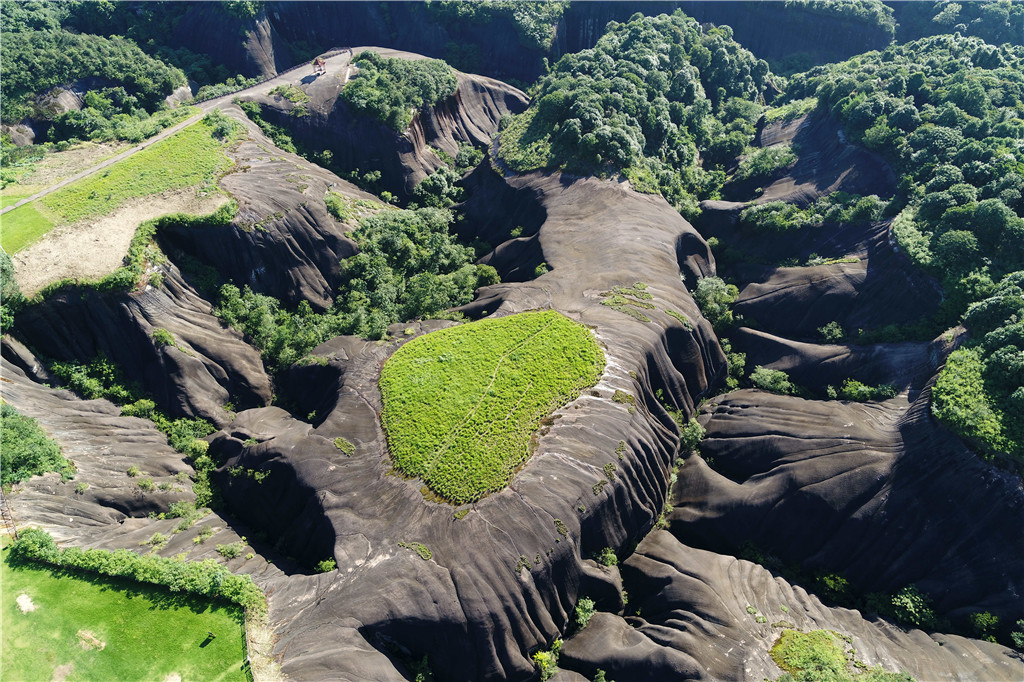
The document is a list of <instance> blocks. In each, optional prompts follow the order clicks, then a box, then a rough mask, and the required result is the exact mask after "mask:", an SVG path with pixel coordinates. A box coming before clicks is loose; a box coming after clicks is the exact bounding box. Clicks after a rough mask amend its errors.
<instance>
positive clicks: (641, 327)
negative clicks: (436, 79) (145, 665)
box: [211, 171, 724, 679]
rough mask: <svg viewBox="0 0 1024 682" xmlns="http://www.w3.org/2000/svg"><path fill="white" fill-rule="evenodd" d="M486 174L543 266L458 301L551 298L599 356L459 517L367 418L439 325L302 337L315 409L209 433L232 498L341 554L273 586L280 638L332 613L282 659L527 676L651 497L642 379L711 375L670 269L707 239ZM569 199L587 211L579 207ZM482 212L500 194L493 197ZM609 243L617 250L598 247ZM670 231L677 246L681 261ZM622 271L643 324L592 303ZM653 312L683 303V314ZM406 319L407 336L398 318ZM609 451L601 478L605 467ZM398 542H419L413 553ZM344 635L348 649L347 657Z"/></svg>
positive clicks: (576, 183)
mask: <svg viewBox="0 0 1024 682" xmlns="http://www.w3.org/2000/svg"><path fill="white" fill-rule="evenodd" d="M488 172H490V171H488ZM488 182H491V183H495V184H496V185H497V184H503V183H505V182H507V183H508V184H509V186H510V187H512V189H513V191H511V192H508V193H506V196H511V197H516V196H523V195H525V196H530V197H532V198H533V201H535V202H537V203H538V204H539V205H540V206H541V207H542V208H543V213H544V215H545V216H546V220H545V222H544V223H543V225H541V226H539V231H538V232H537V233H536V234H535V235H534V237H535V238H536V239H537V240H538V241H539V242H540V243H541V244H542V245H543V250H544V254H545V258H546V259H547V262H548V264H549V265H550V266H551V270H550V272H548V273H546V274H544V275H542V276H541V277H539V278H537V279H535V280H532V281H530V282H526V283H520V284H501V285H495V286H493V287H489V288H488V289H486V290H483V291H482V292H481V295H480V297H479V299H478V301H477V302H475V303H474V304H472V305H471V306H469V307H467V310H468V309H469V308H473V309H474V310H475V313H473V311H470V312H471V313H472V314H475V315H480V314H482V311H481V308H482V307H485V308H486V309H487V310H488V311H489V312H490V313H491V314H497V315H504V314H509V313H513V312H519V311H521V310H528V309H533V308H546V307H553V308H555V309H557V310H560V311H562V312H563V313H565V314H567V315H569V316H570V317H572V318H574V319H578V320H580V321H582V322H584V323H585V324H588V325H591V326H592V327H593V328H594V329H595V333H596V334H597V337H598V339H599V340H600V341H601V342H602V343H603V344H604V346H605V349H606V351H605V352H606V354H607V357H608V361H609V363H608V367H607V369H606V372H605V376H604V378H603V379H602V380H601V382H600V383H599V384H598V385H597V386H596V387H595V388H594V389H593V390H591V391H588V392H586V393H585V394H584V395H583V396H581V397H580V398H578V399H577V400H576V401H574V402H573V403H571V404H569V405H567V406H566V407H564V408H562V409H561V410H559V411H557V412H556V413H555V414H554V415H553V416H552V422H553V423H552V425H550V426H549V427H546V428H545V429H543V430H542V431H541V433H540V434H538V437H537V440H536V451H535V453H534V455H533V457H532V458H531V459H530V461H529V462H528V463H527V464H526V465H525V466H524V467H523V468H522V469H521V471H520V472H519V473H518V474H517V476H516V478H515V479H514V481H513V482H512V484H511V485H510V487H509V488H508V489H506V490H504V491H502V492H499V493H495V494H493V495H489V496H488V497H486V498H484V499H483V500H481V501H480V502H478V503H476V504H474V505H472V506H471V507H468V508H467V509H469V513H468V515H466V516H465V518H459V519H456V518H455V517H454V515H453V513H454V511H455V508H453V507H451V506H449V505H447V504H443V503H438V502H435V501H430V500H428V499H426V498H425V497H424V495H423V494H422V493H421V490H420V488H421V486H422V484H421V483H420V482H418V481H415V480H403V479H402V478H401V477H399V476H395V475H389V472H390V471H391V467H392V465H391V461H390V458H389V457H388V455H387V452H386V449H385V445H384V443H385V439H384V436H383V433H382V432H381V430H380V425H379V420H378V418H377V413H378V412H379V410H380V397H379V393H378V391H377V387H376V382H377V377H378V372H379V367H380V365H381V363H382V361H383V360H384V359H385V358H386V357H387V356H388V355H389V354H390V353H391V352H393V350H394V349H395V348H396V347H397V346H398V345H400V344H401V343H403V342H404V341H405V340H407V339H409V338H413V337H414V335H415V334H417V333H420V332H423V331H428V330H429V329H431V328H435V327H436V324H435V325H433V326H427V327H425V328H424V327H421V326H419V325H415V324H414V325H412V326H411V327H409V326H408V325H402V330H398V329H397V328H396V331H402V332H403V333H399V334H398V335H397V338H396V339H395V340H394V341H391V342H389V343H388V344H387V345H380V344H375V343H370V342H365V341H359V340H355V339H345V338H341V339H336V340H334V341H331V342H328V343H327V344H324V345H323V346H321V347H319V348H318V349H316V351H315V354H316V355H318V356H320V357H324V358H326V360H327V365H326V366H324V367H319V363H316V365H317V367H313V366H311V367H310V368H309V369H301V368H296V369H295V370H293V371H292V372H293V373H294V376H293V377H292V378H291V379H289V378H288V377H285V378H284V379H283V383H284V384H288V383H289V382H299V381H308V382H309V383H308V385H309V386H311V387H312V389H313V392H314V395H315V396H321V397H319V398H317V397H314V398H312V399H310V402H308V403H305V404H304V405H303V408H305V407H312V406H315V409H316V415H315V417H314V419H313V423H307V422H303V421H300V420H299V419H296V418H294V417H292V416H290V415H289V414H287V413H285V412H284V411H282V410H279V409H276V408H268V409H265V410H257V411H249V412H244V413H241V414H239V415H238V417H237V418H236V419H235V420H234V421H233V422H232V424H231V425H230V426H229V427H228V428H227V429H225V430H224V431H222V432H221V433H220V434H218V436H217V437H216V438H215V439H214V440H213V445H212V447H211V450H212V451H213V452H214V453H215V454H217V455H223V456H226V457H227V462H226V464H225V466H224V468H223V469H222V472H224V473H223V474H222V475H221V476H222V478H223V480H224V482H225V483H226V484H227V490H226V493H225V496H226V499H227V500H228V502H229V504H230V505H231V506H232V509H233V510H234V513H236V514H238V515H239V516H240V517H241V518H242V519H243V520H245V522H246V523H248V524H251V525H252V526H253V527H256V528H259V529H261V530H262V531H263V532H266V533H267V534H268V536H270V538H271V540H272V541H273V542H275V543H276V545H277V547H278V548H279V549H280V551H281V552H282V553H285V554H288V555H291V556H294V557H296V558H297V559H299V560H300V562H301V563H304V564H305V565H306V566H311V565H312V564H313V563H315V562H317V561H319V560H321V559H323V558H324V557H325V556H333V557H334V558H335V559H336V560H337V562H338V565H339V566H340V567H341V571H339V572H338V573H337V574H332V577H330V578H319V579H318V581H319V584H320V585H321V589H322V590H324V593H323V594H324V596H323V599H321V600H320V601H319V603H311V602H309V601H287V600H272V602H271V607H272V608H271V618H272V619H273V620H274V621H275V622H277V623H278V624H279V632H280V633H281V636H282V639H281V643H280V644H279V647H280V648H281V650H282V651H284V650H287V647H288V646H289V643H291V642H299V641H307V640H308V637H310V636H311V634H312V633H314V632H323V631H327V630H330V631H331V632H332V633H333V634H332V637H336V638H337V641H338V642H340V643H339V645H338V646H337V647H335V646H324V647H321V648H319V649H318V650H317V651H315V652H314V651H310V650H307V651H306V653H305V654H303V655H302V656H296V657H286V659H285V663H284V670H285V672H286V673H288V674H290V675H293V676H296V677H298V678H307V677H313V676H316V675H317V674H318V673H317V671H323V670H327V669H330V670H332V672H333V673H334V674H337V675H340V676H341V677H342V678H347V679H357V678H360V676H365V675H369V674H370V673H369V672H368V671H369V670H370V668H364V667H363V666H378V665H380V660H379V658H378V657H377V656H374V655H371V654H370V653H369V652H368V651H367V650H366V646H367V643H368V644H369V645H371V646H373V647H374V648H376V649H377V650H378V651H381V652H387V653H388V654H389V655H390V654H392V652H394V651H406V652H409V655H410V656H411V658H412V659H415V660H419V659H420V658H421V657H422V656H423V655H428V654H431V652H434V651H438V650H441V648H442V647H443V648H444V650H445V651H446V655H445V657H444V658H443V659H441V658H440V657H434V656H432V655H431V657H430V664H431V666H432V668H433V669H434V670H435V672H437V673H438V674H440V675H441V676H443V677H446V678H454V679H492V678H511V679H521V678H525V677H528V676H530V675H531V674H532V670H533V667H532V664H531V662H530V660H529V653H530V652H531V651H532V650H533V649H534V648H536V647H538V646H545V645H546V644H547V643H549V642H550V641H551V640H552V639H553V638H554V637H555V636H557V635H558V633H559V632H560V631H561V630H562V629H563V628H564V626H565V624H566V622H567V619H568V617H569V614H570V613H571V610H572V605H573V603H574V602H575V600H576V598H577V597H578V596H579V594H581V592H580V590H585V591H586V592H587V593H592V594H595V593H596V594H606V595H609V598H610V599H613V600H614V599H615V598H616V597H615V596H614V595H616V594H618V587H617V586H616V584H615V579H614V575H613V574H609V573H608V572H606V571H602V570H600V569H598V568H596V567H595V566H594V565H593V564H592V563H591V562H588V561H586V560H585V559H586V557H589V556H592V555H594V554H596V553H597V552H599V551H600V550H601V549H602V548H603V547H606V546H611V547H622V546H624V545H625V544H627V543H629V542H630V541H635V540H636V539H638V538H640V537H642V535H643V534H644V533H645V532H646V530H647V529H648V528H649V527H650V525H651V523H652V521H653V519H654V518H655V517H656V516H657V514H658V513H659V512H660V510H661V508H662V505H663V503H664V489H665V485H666V482H667V480H668V477H669V474H670V469H671V466H672V461H673V458H674V456H675V450H676V442H677V437H678V436H677V434H678V430H677V427H676V425H675V422H674V421H673V420H672V419H671V418H670V417H669V415H668V413H667V412H666V410H665V408H664V407H663V406H662V405H661V404H660V403H659V402H658V400H657V399H656V398H655V392H656V390H658V389H661V390H662V391H663V395H664V396H665V400H666V401H667V402H668V403H669V404H670V405H673V406H676V407H678V408H680V409H682V410H683V411H684V412H692V411H693V409H694V405H695V404H696V402H697V401H698V400H699V399H700V397H701V396H702V395H703V394H705V393H706V392H707V391H708V390H709V389H710V387H711V386H712V385H713V382H714V381H715V380H716V378H718V377H720V376H721V375H722V372H724V358H723V356H722V353H721V351H720V349H719V348H718V346H717V344H716V343H715V342H714V341H713V335H712V333H711V331H710V329H709V328H708V327H707V325H706V323H705V322H703V321H702V320H701V318H700V316H699V313H698V312H697V310H696V308H695V306H694V304H693V302H692V300H691V299H690V298H689V295H688V294H687V293H686V290H685V288H684V287H683V285H682V282H681V280H680V275H679V273H680V270H683V271H684V272H686V273H687V274H689V275H690V276H691V277H695V276H696V273H700V272H707V271H709V270H710V268H711V264H710V262H709V260H708V259H709V254H708V251H707V247H706V246H703V242H701V241H700V239H699V238H698V237H696V234H695V233H694V232H693V231H692V228H691V227H689V225H687V223H686V222H685V221H684V220H683V219H682V218H680V217H679V215H678V214H677V213H676V212H675V211H673V210H672V209H671V208H670V207H669V206H668V205H667V204H666V203H665V202H664V201H663V200H662V199H660V198H655V197H650V196H644V195H640V194H637V193H635V192H632V191H631V190H629V189H627V188H626V186H624V185H619V184H616V183H611V182H607V181H599V180H594V179H573V178H567V177H563V176H559V175H550V176H545V175H532V176H528V177H524V178H512V179H508V180H507V181H506V180H502V179H501V178H500V177H498V176H492V178H491V179H490V180H489V181H488ZM497 194H502V192H501V191H498V190H495V195H497ZM493 196H494V195H489V194H488V193H486V192H479V193H476V194H474V195H473V198H472V199H471V200H470V203H471V204H472V203H473V202H485V204H486V203H490V202H491V200H492V198H493ZM581 207H587V215H585V216H580V215H579V212H580V209H581ZM510 208H511V207H510ZM491 210H492V211H495V212H498V213H500V212H501V207H500V206H494V205H493V203H491ZM686 235H689V236H690V238H689V239H682V237H684V236H686ZM612 241H616V242H617V243H618V244H619V245H620V248H618V249H616V250H614V251H611V250H609V249H607V248H606V245H607V244H608V243H611V242H612ZM681 241H682V242H683V243H686V244H689V245H690V247H691V248H690V250H689V251H687V252H685V253H684V255H683V260H682V262H680V260H679V253H678V252H677V249H676V245H677V243H679V242H681ZM698 247H699V248H698ZM581 263H585V264H586V266H585V267H580V264H581ZM639 273H644V283H645V284H647V289H646V291H647V292H649V293H650V294H651V295H652V296H653V298H652V300H653V301H654V303H655V304H656V308H655V309H653V310H647V309H645V310H644V312H645V313H647V314H649V318H650V320H651V321H649V322H642V321H640V320H637V319H634V318H633V317H631V316H629V315H626V314H624V313H622V312H619V311H616V310H613V309H611V308H609V307H607V306H604V305H601V300H602V297H601V293H603V292H606V291H609V290H610V289H611V288H612V287H614V286H631V285H632V284H633V283H634V282H636V281H638V280H639V279H640V275H639ZM665 310H673V311H676V312H679V313H681V314H683V315H686V316H688V317H689V318H690V319H691V320H692V321H693V322H692V330H687V329H685V328H684V327H683V325H681V324H680V323H679V322H678V320H677V319H676V318H673V317H671V316H669V315H667V314H666V313H665V312H664V311H665ZM407 327H409V328H411V329H412V330H413V334H411V335H407V334H405V333H404V329H405V328H407ZM615 390H621V391H623V392H628V393H629V394H630V395H633V396H634V400H635V406H632V407H630V406H628V405H626V404H623V403H621V402H615V401H613V400H611V397H612V395H613V393H614V391H615ZM332 392H333V394H334V395H333V396H332V395H331V393H332ZM322 410H327V411H328V412H327V414H323V413H322V412H321V411H322ZM336 438H344V439H345V440H347V441H349V442H350V443H352V444H353V445H354V446H355V450H354V452H353V453H352V454H351V455H350V456H349V455H346V454H344V453H343V452H342V451H341V450H340V449H339V448H338V447H337V446H336V445H335V443H334V440H335V439H336ZM620 444H621V445H620ZM608 464H611V465H612V468H613V470H614V472H615V474H614V477H613V476H611V475H608V474H607V473H606V472H605V471H604V468H605V467H606V465H608ZM239 468H240V470H243V471H244V470H252V471H258V472H269V476H266V477H265V478H263V480H262V482H257V481H256V479H255V477H250V476H243V475H237V476H235V477H233V478H232V477H231V476H230V474H228V473H226V472H227V471H228V470H232V469H235V470H239ZM612 478H614V480H610V479H612ZM601 481H604V483H603V484H601V485H598V486H597V487H596V488H595V485H596V484H599V483H600V482H601ZM595 490H596V494H595ZM556 519H557V520H558V523H556ZM560 528H561V529H563V530H564V531H565V534H564V535H563V534H562V531H561V530H560ZM400 542H401V543H422V544H423V545H424V546H426V547H427V548H428V549H429V550H430V558H429V560H426V561H424V560H423V559H422V558H420V557H419V556H418V555H417V554H416V553H415V552H413V551H412V550H410V549H406V548H403V547H402V546H401V545H399V543H400ZM523 557H526V559H525V561H524V560H523ZM325 581H327V582H325ZM377 585H379V586H383V585H387V589H386V590H385V589H383V588H382V587H380V588H378V587H375V586H377ZM275 589H277V588H275ZM288 589H291V588H288ZM295 589H299V588H298V587H297V586H296V587H295ZM309 589H312V587H310V588H309ZM371 595H372V596H371ZM427 624H429V627H424V626H425V625H427ZM356 632H357V633H358V634H359V636H360V637H361V638H362V640H361V643H360V640H359V639H357V638H356V635H355V633H356ZM359 649H361V650H363V652H364V653H363V655H361V656H357V657H356V658H354V659H351V660H350V659H348V658H347V656H349V655H350V654H352V653H353V651H354V650H359ZM374 661H376V662H374ZM372 669H373V670H374V671H376V672H374V673H373V676H378V675H380V676H384V677H386V674H385V672H384V671H383V670H381V669H378V668H372Z"/></svg>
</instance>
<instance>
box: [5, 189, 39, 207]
mask: <svg viewBox="0 0 1024 682" xmlns="http://www.w3.org/2000/svg"><path fill="white" fill-rule="evenodd" d="M28 196H32V195H31V194H25V193H24V192H22V193H20V194H14V193H11V192H2V193H0V208H7V207H8V206H10V205H11V204H16V203H18V202H19V201H21V200H22V199H24V198H25V197H28Z"/></svg>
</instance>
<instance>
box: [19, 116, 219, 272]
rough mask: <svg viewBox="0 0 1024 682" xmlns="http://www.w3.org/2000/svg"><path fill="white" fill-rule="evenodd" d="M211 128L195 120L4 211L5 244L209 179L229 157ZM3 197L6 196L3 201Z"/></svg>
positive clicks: (23, 243) (25, 243)
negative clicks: (60, 187)
mask: <svg viewBox="0 0 1024 682" xmlns="http://www.w3.org/2000/svg"><path fill="white" fill-rule="evenodd" d="M210 132H211V128H210V126H208V125H207V124H206V123H204V122H202V121H200V122H199V123H195V124H193V125H190V126H189V127H187V128H185V129H184V130H182V131H181V132H179V133H177V134H175V135H172V136H171V137H169V138H167V139H166V140H161V141H160V142H157V143H156V144H153V145H152V146H150V147H147V148H146V149H144V150H142V151H141V152H139V153H137V154H134V155H132V156H130V157H128V158H127V159H125V160H124V161H121V162H119V163H116V164H114V165H112V166H110V167H109V168H106V169H104V170H102V171H99V172H97V173H95V174H93V175H91V176H89V177H87V178H83V179H81V180H79V181H78V182H74V183H72V184H70V185H68V186H67V187H64V188H62V189H59V190H57V191H56V192H53V193H52V194H49V195H47V196H45V197H43V198H42V199H39V200H37V201H34V202H32V203H31V204H26V205H25V206H22V207H20V208H17V209H15V210H13V211H11V212H10V213H7V214H5V215H4V216H3V217H2V218H0V222H2V234H0V240H2V246H3V248H4V250H5V251H7V253H15V252H17V251H19V250H21V249H23V248H25V247H26V246H28V245H29V244H31V243H32V242H34V241H36V240H37V239H39V238H40V237H42V236H43V235H44V234H46V233H47V232H48V231H49V230H50V229H51V228H53V227H54V226H55V225H66V224H69V223H74V222H78V221H80V220H86V219H89V218H96V217H98V216H102V215H106V214H108V213H111V212H112V211H114V210H115V209H116V208H118V207H119V206H121V205H122V204H124V203H126V202H128V201H129V200H131V199H136V198H139V197H145V196H150V195H153V194H158V193H160V192H166V191H168V190H176V189H182V188H185V187H194V186H197V185H202V184H204V183H209V182H211V181H213V179H214V178H215V177H216V176H217V175H218V174H219V173H220V172H222V171H224V170H226V169H227V168H228V166H230V165H231V161H230V159H228V158H227V156H225V155H224V153H223V152H222V151H221V149H222V147H223V145H224V143H223V142H221V141H220V140H217V139H216V138H215V137H213V136H212V135H211V134H210ZM14 196H16V195H12V198H13V197H14ZM8 200H9V198H8V197H6V196H5V197H4V201H5V202H6V201H8ZM13 201H17V199H13ZM13 201H12V203H13Z"/></svg>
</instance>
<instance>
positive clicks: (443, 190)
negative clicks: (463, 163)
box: [412, 166, 462, 208]
mask: <svg viewBox="0 0 1024 682" xmlns="http://www.w3.org/2000/svg"><path fill="white" fill-rule="evenodd" d="M461 179H462V176H461V175H460V174H459V172H458V171H455V170H453V169H451V168H449V167H447V166H441V168H439V169H438V170H437V172H435V173H431V174H430V175H428V176H427V177H425V178H423V180H421V181H420V183H419V184H418V185H416V187H415V188H414V189H413V191H412V197H413V199H414V200H415V201H416V202H417V203H418V204H420V205H421V206H430V207H433V208H448V207H449V206H451V205H452V204H454V203H455V202H457V201H461V200H462V188H461V187H458V186H457V185H456V183H457V182H458V181H459V180H461Z"/></svg>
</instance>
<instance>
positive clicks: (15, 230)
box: [0, 201, 53, 254]
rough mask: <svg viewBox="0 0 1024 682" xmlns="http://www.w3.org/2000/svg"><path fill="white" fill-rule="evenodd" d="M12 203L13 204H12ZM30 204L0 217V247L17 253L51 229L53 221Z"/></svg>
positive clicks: (33, 203) (34, 205)
mask: <svg viewBox="0 0 1024 682" xmlns="http://www.w3.org/2000/svg"><path fill="white" fill-rule="evenodd" d="M12 203H13V202H12ZM37 203H38V202H35V201H34V202H32V203H30V204H25V205H24V206H20V207H18V208H16V209H14V210H13V211H10V212H8V213H5V214H4V215H3V216H0V246H2V247H3V249H4V251H6V252H7V253H9V254H13V253H17V252H18V251H21V250H22V249H23V248H25V247H26V246H28V245H29V244H31V243H32V242H34V241H36V240H37V239H39V238H40V237H42V236H43V235H44V234H46V233H47V232H49V231H50V230H51V229H53V220H51V219H50V218H48V217H47V216H46V215H45V214H44V213H43V212H42V211H40V210H39V209H38V208H37V207H36V204H37Z"/></svg>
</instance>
